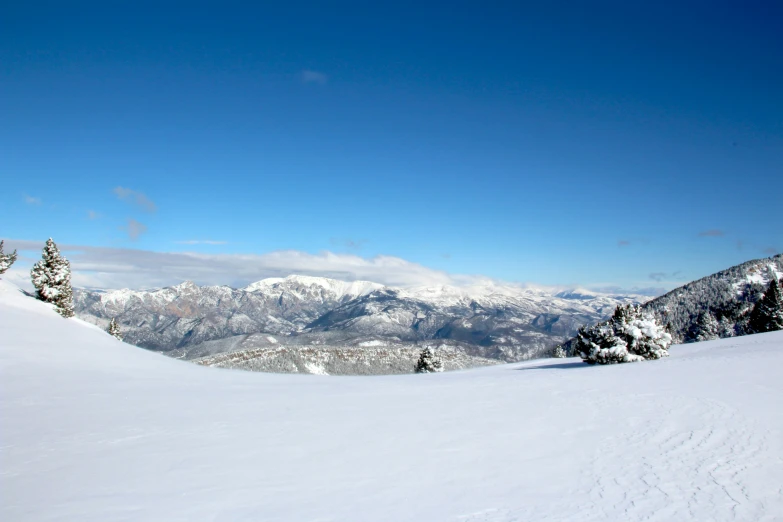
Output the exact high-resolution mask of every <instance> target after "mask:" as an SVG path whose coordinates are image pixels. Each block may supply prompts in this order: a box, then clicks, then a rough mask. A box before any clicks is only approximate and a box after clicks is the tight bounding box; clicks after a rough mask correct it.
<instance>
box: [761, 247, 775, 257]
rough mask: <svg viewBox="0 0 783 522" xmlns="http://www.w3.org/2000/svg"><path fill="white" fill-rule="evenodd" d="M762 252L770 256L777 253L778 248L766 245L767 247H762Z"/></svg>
mask: <svg viewBox="0 0 783 522" xmlns="http://www.w3.org/2000/svg"><path fill="white" fill-rule="evenodd" d="M764 253H765V254H769V255H771V256H774V255H775V254H777V253H778V249H777V248H775V247H767V248H765V249H764Z"/></svg>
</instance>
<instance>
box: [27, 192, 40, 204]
mask: <svg viewBox="0 0 783 522" xmlns="http://www.w3.org/2000/svg"><path fill="white" fill-rule="evenodd" d="M24 202H25V203H27V204H28V205H40V204H41V198H34V197H33V196H28V195H27V194H25V195H24Z"/></svg>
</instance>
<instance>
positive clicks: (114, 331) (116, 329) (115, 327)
mask: <svg viewBox="0 0 783 522" xmlns="http://www.w3.org/2000/svg"><path fill="white" fill-rule="evenodd" d="M106 331H107V332H109V335H111V336H112V337H114V338H115V339H117V340H118V341H122V332H121V331H120V325H119V324H117V319H115V318H114V317H112V318H111V321H109V328H108V329H107V330H106Z"/></svg>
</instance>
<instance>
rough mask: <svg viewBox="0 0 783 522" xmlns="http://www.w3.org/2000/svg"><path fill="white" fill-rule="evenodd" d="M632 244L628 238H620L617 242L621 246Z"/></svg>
mask: <svg viewBox="0 0 783 522" xmlns="http://www.w3.org/2000/svg"><path fill="white" fill-rule="evenodd" d="M630 244H631V242H630V241H628V240H627V239H621V240H619V241H618V242H617V246H619V247H624V246H628V245H630Z"/></svg>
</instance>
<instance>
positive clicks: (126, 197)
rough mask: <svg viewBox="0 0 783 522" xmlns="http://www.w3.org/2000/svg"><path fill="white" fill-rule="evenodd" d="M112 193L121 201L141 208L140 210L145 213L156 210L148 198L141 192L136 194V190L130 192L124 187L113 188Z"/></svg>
mask: <svg viewBox="0 0 783 522" xmlns="http://www.w3.org/2000/svg"><path fill="white" fill-rule="evenodd" d="M113 192H114V193H115V194H116V195H117V197H118V198H120V199H121V200H123V201H129V202H131V203H133V204H135V205H136V206H138V207H141V208H142V210H145V211H147V212H155V211H156V210H157V207H156V206H155V203H153V202H152V200H151V199H150V198H148V197H147V196H146V195H145V194H143V193H141V192H138V191H136V190H131V189H129V188H125V187H115V188H114V190H113Z"/></svg>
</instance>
